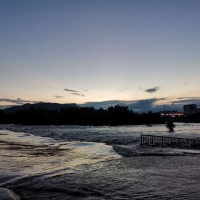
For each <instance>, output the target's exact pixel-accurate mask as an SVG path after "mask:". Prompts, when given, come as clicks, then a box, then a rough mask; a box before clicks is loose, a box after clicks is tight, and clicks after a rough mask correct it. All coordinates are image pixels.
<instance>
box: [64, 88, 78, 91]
mask: <svg viewBox="0 0 200 200" xmlns="http://www.w3.org/2000/svg"><path fill="white" fill-rule="evenodd" d="M64 90H65V91H67V92H78V91H76V90H70V89H67V88H65V89H64Z"/></svg>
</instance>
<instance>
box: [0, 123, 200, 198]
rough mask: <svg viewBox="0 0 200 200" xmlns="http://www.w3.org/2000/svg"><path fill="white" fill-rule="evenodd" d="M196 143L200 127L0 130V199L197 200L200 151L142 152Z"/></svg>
mask: <svg viewBox="0 0 200 200" xmlns="http://www.w3.org/2000/svg"><path fill="white" fill-rule="evenodd" d="M141 134H150V135H161V136H162V135H164V136H167V135H170V136H174V137H186V138H198V139H199V138H200V124H184V123H177V124H176V128H175V131H174V132H168V131H167V129H166V127H165V125H153V126H152V127H147V126H144V125H140V126H117V127H109V126H103V127H92V126H91V127H89V126H15V125H0V199H1V200H3V199H6V198H7V199H54V200H57V199H59V200H60V199H90V200H91V199H138V200H139V199H140V200H142V199H200V190H199V184H200V151H199V150H189V149H178V148H158V147H144V146H140V136H141Z"/></svg>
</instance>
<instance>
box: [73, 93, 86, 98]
mask: <svg viewBox="0 0 200 200" xmlns="http://www.w3.org/2000/svg"><path fill="white" fill-rule="evenodd" d="M71 94H73V95H77V96H82V97H84V96H85V95H83V94H79V93H76V92H73V93H71Z"/></svg>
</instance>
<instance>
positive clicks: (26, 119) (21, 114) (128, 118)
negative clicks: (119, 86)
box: [0, 105, 163, 126]
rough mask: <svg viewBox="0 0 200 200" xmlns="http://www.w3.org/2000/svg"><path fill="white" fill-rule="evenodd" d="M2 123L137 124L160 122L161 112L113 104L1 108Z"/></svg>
mask: <svg viewBox="0 0 200 200" xmlns="http://www.w3.org/2000/svg"><path fill="white" fill-rule="evenodd" d="M0 123H1V124H2V123H4V124H6V123H12V124H20V125H93V126H101V125H113V126H115V125H135V124H138V125H139V124H160V123H163V121H162V120H161V118H160V114H158V113H153V112H148V113H142V114H138V113H135V112H134V111H132V110H130V109H128V107H126V106H119V105H116V106H114V107H113V106H111V107H109V108H107V109H102V108H100V109H95V108H94V107H80V108H72V107H71V108H66V109H60V111H57V110H47V109H42V108H33V107H31V108H29V109H24V110H21V111H16V112H15V113H12V114H11V113H6V112H5V111H3V110H0Z"/></svg>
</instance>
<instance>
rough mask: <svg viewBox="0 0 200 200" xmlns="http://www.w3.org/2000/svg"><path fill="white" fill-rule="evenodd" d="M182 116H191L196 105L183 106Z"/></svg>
mask: <svg viewBox="0 0 200 200" xmlns="http://www.w3.org/2000/svg"><path fill="white" fill-rule="evenodd" d="M183 112H184V115H191V114H194V113H196V112H197V105H196V104H188V105H184V106H183Z"/></svg>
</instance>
